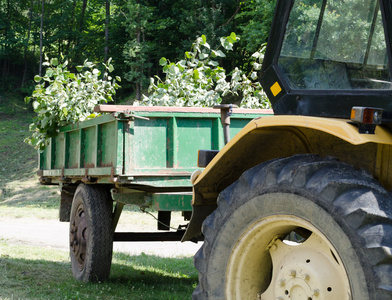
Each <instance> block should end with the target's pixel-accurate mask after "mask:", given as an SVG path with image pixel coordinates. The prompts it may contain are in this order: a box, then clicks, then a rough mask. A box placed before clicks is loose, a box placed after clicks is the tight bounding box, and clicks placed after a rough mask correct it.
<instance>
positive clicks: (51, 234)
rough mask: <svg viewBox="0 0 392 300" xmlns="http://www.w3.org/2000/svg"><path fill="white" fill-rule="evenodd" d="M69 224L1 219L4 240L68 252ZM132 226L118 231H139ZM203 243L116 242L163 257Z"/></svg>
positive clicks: (116, 247) (127, 250) (124, 249)
mask: <svg viewBox="0 0 392 300" xmlns="http://www.w3.org/2000/svg"><path fill="white" fill-rule="evenodd" d="M68 226H69V223H62V222H59V221H57V220H42V219H38V218H23V219H21V218H0V239H5V240H6V241H7V243H9V244H22V245H31V246H38V247H50V248H57V249H62V250H65V251H68V249H69V246H68ZM129 227H130V225H120V226H119V228H118V231H131V230H135V228H134V225H132V229H130V228H129ZM200 246H201V243H198V244H194V243H192V242H185V243H181V242H150V243H145V242H126V243H125V242H115V243H114V251H116V252H124V253H127V254H129V255H140V254H141V253H142V252H143V253H145V254H148V255H157V256H162V257H179V256H193V255H194V254H195V253H196V251H197V250H198V249H199V248H200Z"/></svg>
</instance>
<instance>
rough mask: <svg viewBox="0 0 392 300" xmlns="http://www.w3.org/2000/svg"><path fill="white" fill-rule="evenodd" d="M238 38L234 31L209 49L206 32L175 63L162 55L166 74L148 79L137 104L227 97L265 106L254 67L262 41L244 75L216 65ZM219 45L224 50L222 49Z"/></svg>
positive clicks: (198, 101) (195, 102) (257, 66)
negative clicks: (146, 91)
mask: <svg viewBox="0 0 392 300" xmlns="http://www.w3.org/2000/svg"><path fill="white" fill-rule="evenodd" d="M238 40H239V37H237V36H236V34H235V33H231V34H230V36H227V37H222V38H221V39H220V46H219V47H218V48H217V49H211V47H210V45H209V44H208V43H207V38H206V37H205V35H202V36H201V37H199V38H197V39H196V41H195V42H194V43H193V44H192V47H191V49H190V51H187V52H185V55H184V59H183V60H180V61H178V62H176V63H173V62H170V61H169V60H167V59H166V58H164V57H162V58H161V59H160V61H159V64H160V65H161V66H162V67H163V73H165V74H166V78H164V79H162V78H160V77H159V76H155V77H154V78H151V79H150V86H149V92H150V93H151V94H150V95H149V96H145V95H143V99H142V101H140V102H138V101H136V102H135V104H136V105H150V106H152V105H154V106H158V105H160V106H199V107H200V106H213V105H215V104H219V103H221V102H222V101H223V102H225V100H227V98H233V97H234V98H236V99H237V98H239V99H240V105H241V106H242V107H247V108H267V107H269V105H270V104H269V102H268V99H267V97H266V96H265V94H264V92H263V90H262V87H261V85H260V83H259V82H258V74H257V71H259V70H260V69H261V63H262V61H263V59H264V52H265V46H266V45H265V44H263V45H262V46H261V48H260V49H259V50H258V51H256V52H255V53H254V54H253V55H252V56H251V62H250V64H251V65H252V70H251V72H250V73H249V74H248V75H246V74H245V73H244V72H243V71H242V70H241V69H239V68H238V67H237V68H235V69H234V70H233V71H232V73H231V74H229V75H227V74H226V70H225V69H224V68H222V67H220V65H219V59H222V58H224V57H226V54H225V53H224V51H232V50H233V45H234V43H236V42H237V41H238ZM221 47H222V48H223V50H221Z"/></svg>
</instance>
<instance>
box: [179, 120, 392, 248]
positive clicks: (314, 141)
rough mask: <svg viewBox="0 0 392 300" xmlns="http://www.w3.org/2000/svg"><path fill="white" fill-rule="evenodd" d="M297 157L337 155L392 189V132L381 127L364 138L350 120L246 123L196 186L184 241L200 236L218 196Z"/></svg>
mask: <svg viewBox="0 0 392 300" xmlns="http://www.w3.org/2000/svg"><path fill="white" fill-rule="evenodd" d="M296 154H317V155H319V156H321V157H326V156H333V157H336V158H338V159H339V160H340V161H342V162H346V163H348V164H350V165H352V166H354V167H356V168H358V169H364V170H366V171H367V172H369V173H371V174H372V175H373V176H374V177H375V178H377V179H378V180H379V181H380V182H381V184H383V185H384V187H385V188H386V189H388V190H390V189H391V188H392V174H389V173H390V172H388V170H390V169H391V168H392V160H390V159H389V157H390V154H392V133H391V132H390V130H388V129H387V128H385V127H383V126H377V128H376V130H375V133H374V134H360V133H359V131H358V126H357V125H355V124H353V123H351V122H349V121H348V120H345V119H333V118H321V117H309V116H265V117H260V118H257V119H254V120H252V121H251V122H249V124H248V125H246V126H245V127H244V128H243V129H242V130H241V131H240V132H239V133H238V134H237V135H236V136H235V137H234V138H233V139H232V140H231V141H230V142H229V143H228V144H227V145H226V146H225V147H224V148H223V149H222V150H221V151H220V152H219V153H218V154H217V155H216V156H215V157H214V159H213V160H212V161H211V162H210V163H209V164H208V165H207V167H206V168H205V169H204V171H203V172H202V173H201V174H200V175H199V176H198V177H197V179H196V180H194V182H193V199H192V207H193V213H192V218H191V221H190V224H189V225H188V229H187V232H186V233H185V235H184V238H183V240H189V239H191V238H193V237H195V236H197V235H198V234H200V229H201V224H202V222H203V221H204V219H205V218H206V217H207V216H208V215H209V214H210V213H211V212H212V211H214V209H215V208H216V206H217V205H216V202H217V198H218V195H219V193H220V192H221V191H223V190H224V189H225V188H226V187H228V186H229V185H231V184H232V183H234V182H235V181H237V180H238V179H239V177H240V176H241V175H242V174H243V173H244V172H245V171H246V170H248V169H250V168H252V167H255V166H257V165H259V164H261V163H263V162H266V161H270V160H273V159H276V158H280V157H290V156H293V155H296Z"/></svg>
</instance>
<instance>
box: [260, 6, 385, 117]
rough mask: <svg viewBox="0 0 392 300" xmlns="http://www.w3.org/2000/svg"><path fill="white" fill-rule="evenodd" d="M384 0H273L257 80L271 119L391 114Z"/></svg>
mask: <svg viewBox="0 0 392 300" xmlns="http://www.w3.org/2000/svg"><path fill="white" fill-rule="evenodd" d="M391 19H392V3H391V1H389V0H278V1H277V9H276V12H275V17H274V21H273V26H272V29H271V33H270V37H269V41H268V47H267V51H266V54H265V59H264V64H263V68H262V79H261V83H262V85H263V88H264V90H265V92H266V93H267V95H268V97H269V99H270V100H271V103H272V106H273V109H274V112H275V114H278V115H305V116H320V117H335V118H347V119H349V118H350V113H351V109H352V108H353V107H354V106H361V107H376V108H381V109H383V110H384V111H386V112H387V111H392V81H391V74H392V71H391V70H392V69H391V61H392V58H391V37H392V23H391V22H390V20H391Z"/></svg>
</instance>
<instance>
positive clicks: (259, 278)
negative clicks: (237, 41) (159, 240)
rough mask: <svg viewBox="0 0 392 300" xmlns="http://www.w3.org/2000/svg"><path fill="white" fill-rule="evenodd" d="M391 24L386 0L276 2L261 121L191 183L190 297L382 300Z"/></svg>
mask: <svg viewBox="0 0 392 300" xmlns="http://www.w3.org/2000/svg"><path fill="white" fill-rule="evenodd" d="M391 20H392V1H391V0H303V1H302V0H277V5H276V10H275V16H274V20H273V24H272V28H271V32H270V37H269V41H268V46H267V50H266V54H265V58H264V63H263V68H262V79H261V83H262V85H263V88H264V90H265V92H266V93H267V95H268V97H269V99H270V101H271V103H272V106H273V110H274V115H273V116H264V117H260V118H258V119H254V120H253V121H251V122H250V123H249V124H248V125H247V126H246V127H245V128H244V129H243V130H242V131H240V132H239V133H238V134H237V135H236V136H235V137H234V138H233V139H232V140H231V141H230V142H229V143H228V144H227V145H226V146H225V147H224V148H223V149H222V150H221V151H220V152H219V153H218V154H217V155H216V156H215V157H214V158H213V159H212V160H211V161H209V163H208V164H207V165H206V168H205V169H204V170H203V172H201V174H199V175H198V176H194V178H193V200H192V205H193V212H192V218H191V221H190V224H189V226H188V228H187V232H186V234H185V236H184V237H183V240H191V239H194V238H198V237H200V235H202V236H203V237H204V244H203V246H202V247H201V249H200V250H199V251H198V252H197V254H196V255H195V259H194V261H195V266H196V268H197V270H198V271H199V284H198V286H197V288H196V290H195V291H194V293H193V298H194V299H241V300H244V299H264V300H274V299H280V300H283V299H296V300H297V299H301V300H321V299H334V300H335V299H336V300H346V299H347V300H348V299H353V300H358V299H368V300H375V299H392V196H391V194H390V192H389V191H390V190H391V188H392V156H391V155H392V126H391V125H392V123H391V121H392V119H391V112H392V81H391V78H392V77H391V74H392V49H391V47H392V22H391ZM211 156H213V155H211Z"/></svg>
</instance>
